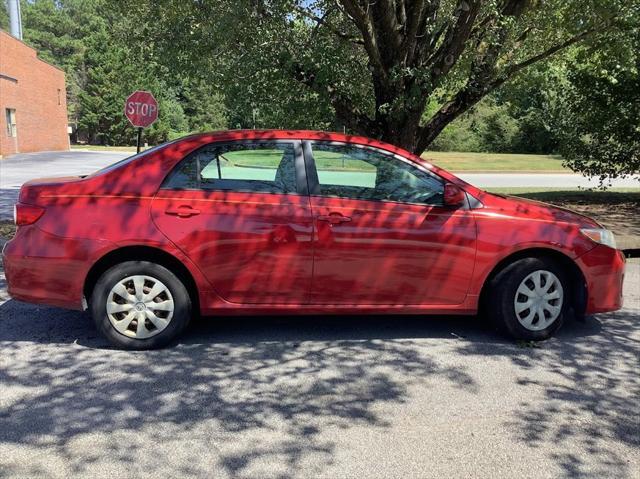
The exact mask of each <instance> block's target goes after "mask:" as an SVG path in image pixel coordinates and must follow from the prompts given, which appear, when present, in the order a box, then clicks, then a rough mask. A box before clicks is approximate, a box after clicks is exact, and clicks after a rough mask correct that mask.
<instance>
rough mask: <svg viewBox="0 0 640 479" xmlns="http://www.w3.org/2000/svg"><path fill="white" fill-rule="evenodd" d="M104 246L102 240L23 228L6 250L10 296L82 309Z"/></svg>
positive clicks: (36, 228) (30, 226)
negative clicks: (90, 273)
mask: <svg viewBox="0 0 640 479" xmlns="http://www.w3.org/2000/svg"><path fill="white" fill-rule="evenodd" d="M105 243H107V242H105ZM104 246H106V245H103V244H102V241H94V240H87V239H72V238H63V237H60V236H56V235H52V234H50V233H47V232H45V231H42V230H41V229H39V228H38V227H37V226H35V225H29V226H22V227H19V228H18V231H17V232H16V236H15V238H13V239H12V240H11V241H9V242H8V243H7V244H6V245H5V246H4V248H3V251H2V261H3V264H4V270H5V276H6V280H7V291H8V293H9V296H11V297H12V298H14V299H17V300H20V301H25V302H28V303H37V304H46V305H51V306H59V307H62V308H68V309H82V296H83V287H84V279H85V277H86V275H87V272H88V270H89V267H90V265H91V258H92V257H93V256H94V255H95V253H96V251H97V250H100V249H101V247H104Z"/></svg>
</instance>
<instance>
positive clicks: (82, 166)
mask: <svg viewBox="0 0 640 479" xmlns="http://www.w3.org/2000/svg"><path fill="white" fill-rule="evenodd" d="M130 155H131V153H125V152H102V151H100V152H96V151H78V150H73V151H66V152H45V153H29V154H20V155H14V156H11V157H9V158H6V159H3V160H0V220H3V219H4V220H6V219H11V217H12V215H13V204H14V203H15V201H16V200H17V198H18V191H19V189H20V186H21V185H22V184H23V183H24V182H26V181H28V180H31V179H34V178H42V177H50V176H67V175H83V174H88V173H92V172H94V171H95V170H97V169H100V168H103V167H105V166H107V165H110V164H111V163H114V162H116V161H118V160H121V159H122V158H126V157H127V156H130ZM459 176H460V178H462V179H464V180H465V181H467V182H469V183H471V184H474V185H476V186H479V187H481V188H489V187H492V188H496V187H504V188H506V187H554V188H565V187H567V188H576V187H578V186H581V187H584V188H588V187H595V186H597V185H598V181H597V180H593V181H590V180H589V179H588V178H585V177H583V176H582V175H576V174H547V173H543V174H534V173H522V174H520V173H518V174H515V173H509V174H490V173H462V174H460V175H459ZM611 186H617V187H633V188H635V187H638V188H640V180H639V179H633V178H627V179H618V180H614V181H612V182H611Z"/></svg>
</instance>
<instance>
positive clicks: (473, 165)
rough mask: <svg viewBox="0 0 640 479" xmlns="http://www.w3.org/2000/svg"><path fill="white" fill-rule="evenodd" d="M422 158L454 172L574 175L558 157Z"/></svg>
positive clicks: (439, 154) (436, 154) (450, 154)
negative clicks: (563, 165) (564, 166)
mask: <svg viewBox="0 0 640 479" xmlns="http://www.w3.org/2000/svg"><path fill="white" fill-rule="evenodd" d="M422 157H423V158H424V159H426V160H427V161H429V162H431V163H433V164H435V165H436V166H439V167H441V168H444V169H445V170H449V171H452V172H458V171H466V172H485V171H488V172H497V171H500V172H514V173H545V172H551V173H572V171H571V170H569V169H567V168H563V167H562V158H561V157H560V156H557V155H516V154H511V153H465V152H455V151H427V152H425V153H423V154H422Z"/></svg>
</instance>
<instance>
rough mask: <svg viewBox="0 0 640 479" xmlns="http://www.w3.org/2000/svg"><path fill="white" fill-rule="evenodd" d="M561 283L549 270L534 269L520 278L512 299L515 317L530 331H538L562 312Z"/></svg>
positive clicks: (562, 294) (562, 295)
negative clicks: (520, 280)
mask: <svg viewBox="0 0 640 479" xmlns="http://www.w3.org/2000/svg"><path fill="white" fill-rule="evenodd" d="M563 297H564V292H563V290H562V283H561V282H560V280H559V279H558V277H557V276H556V275H555V274H553V273H552V272H551V271H545V270H542V269H541V270H538V271H534V272H533V273H531V274H530V275H528V276H527V277H526V278H524V279H523V280H522V282H521V283H520V286H518V291H517V292H516V297H515V298H514V300H513V306H514V308H515V312H516V317H517V318H518V321H520V324H521V325H522V326H524V327H525V328H527V329H528V330H530V331H540V330H542V329H545V328H547V327H548V326H549V325H550V324H551V323H553V322H554V321H555V320H556V319H558V316H560V313H561V312H562V301H563Z"/></svg>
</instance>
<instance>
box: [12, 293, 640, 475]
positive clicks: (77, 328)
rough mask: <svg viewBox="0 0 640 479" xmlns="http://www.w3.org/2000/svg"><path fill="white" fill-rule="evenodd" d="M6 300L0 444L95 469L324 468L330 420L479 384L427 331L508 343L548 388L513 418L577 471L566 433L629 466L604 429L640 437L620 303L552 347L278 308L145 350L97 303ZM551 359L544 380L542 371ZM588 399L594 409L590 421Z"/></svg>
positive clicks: (483, 331)
mask: <svg viewBox="0 0 640 479" xmlns="http://www.w3.org/2000/svg"><path fill="white" fill-rule="evenodd" d="M0 315H1V317H2V321H0V348H1V351H2V352H1V353H0V354H1V357H2V358H3V359H2V363H3V364H4V365H8V367H7V366H3V368H2V369H1V370H0V383H1V384H2V389H3V391H7V392H9V391H11V393H10V394H8V396H7V397H5V398H4V403H3V404H4V405H6V406H3V410H2V412H1V415H0V439H1V440H0V452H1V453H5V452H10V451H12V449H11V448H12V447H18V446H20V447H23V448H24V447H26V448H28V450H29V451H30V453H31V454H33V455H37V454H38V453H42V452H43V451H49V450H51V449H53V450H55V451H56V454H57V456H59V457H63V458H64V462H65V464H66V466H65V467H67V468H68V469H67V471H68V473H70V474H87V473H89V472H90V471H92V470H93V469H92V468H93V467H95V466H96V464H99V463H101V461H102V460H103V459H104V456H105V455H107V454H109V456H110V457H111V458H112V459H113V458H115V460H116V461H117V462H118V463H119V464H120V465H121V466H122V467H124V469H119V471H124V472H128V473H131V474H135V473H136V471H138V472H140V471H144V473H145V474H147V475H149V474H153V473H162V474H167V471H169V472H170V473H171V474H172V475H187V474H189V475H194V474H200V475H201V474H206V473H211V472H212V471H213V470H214V469H220V468H222V470H224V471H226V473H227V474H228V475H229V476H232V477H233V476H243V477H246V476H259V474H256V473H255V471H256V470H260V466H261V465H264V464H266V463H269V464H280V466H281V473H280V475H279V477H299V476H303V475H304V476H318V475H321V474H322V473H323V472H324V471H325V470H326V468H327V467H329V466H330V465H331V464H332V461H333V459H334V457H335V454H336V447H337V442H336V441H334V440H332V439H331V438H332V436H331V434H327V431H332V430H334V429H335V430H336V431H340V430H345V429H347V430H348V429H350V428H354V427H358V426H366V427H368V428H378V429H383V430H384V429H385V428H387V427H389V426H390V424H391V422H392V421H393V418H392V417H387V415H386V414H385V406H386V405H390V404H404V403H406V402H408V401H409V400H410V390H411V388H412V387H413V386H414V385H416V384H418V383H420V384H425V383H427V384H428V383H429V382H433V384H434V385H435V386H437V387H443V381H444V383H446V384H448V385H450V386H451V387H453V388H454V389H457V390H460V391H461V392H465V393H467V394H473V395H478V396H479V397H482V396H481V390H480V388H481V385H480V384H478V382H477V380H476V378H475V377H474V376H472V375H471V374H470V372H469V370H468V368H467V367H466V366H465V362H462V363H461V362H459V361H450V360H449V361H448V360H447V359H445V358H441V357H438V356H437V355H435V354H434V353H433V352H431V351H430V350H429V348H426V347H424V342H423V340H425V339H430V338H437V339H438V342H439V343H446V347H447V348H448V350H450V351H452V352H453V353H454V355H458V356H457V357H458V358H465V360H464V361H466V363H469V358H470V357H471V358H473V357H474V356H478V357H479V358H491V357H504V358H506V359H508V360H509V361H512V362H513V363H514V365H515V366H517V368H516V370H517V371H518V372H519V376H518V379H517V380H518V382H519V384H521V385H522V386H523V387H527V388H531V389H532V391H538V393H539V391H540V390H541V389H542V390H544V396H545V397H544V401H542V402H540V400H535V399H532V401H531V402H523V403H522V404H520V409H519V410H518V411H516V412H515V414H509V415H507V417H508V418H509V419H508V421H507V422H506V424H505V427H507V428H508V430H510V431H512V434H513V440H514V441H519V442H524V443H526V444H527V445H529V446H531V447H538V446H539V445H540V444H541V443H543V442H549V441H551V442H554V443H556V444H557V448H555V453H554V454H555V455H554V457H552V458H550V459H551V460H552V461H554V462H555V463H557V464H559V465H560V466H561V467H563V468H564V470H565V471H566V475H567V476H577V475H583V472H584V471H583V469H582V465H583V464H582V460H583V458H582V457H580V456H576V455H572V454H571V453H565V452H564V451H563V444H564V443H565V442H566V441H568V442H571V443H572V444H575V443H576V442H577V443H578V444H580V445H581V446H582V447H583V450H584V451H585V453H589V454H593V455H597V461H596V462H597V464H598V465H599V467H600V470H599V471H598V472H599V473H602V475H611V474H613V475H617V476H621V475H625V474H628V473H629V471H628V469H627V467H628V465H627V464H626V462H625V458H624V457H621V456H619V455H618V454H617V453H616V451H615V450H612V449H610V448H608V447H607V446H606V444H605V443H604V439H605V438H613V439H615V440H616V441H622V442H624V443H627V444H631V445H637V432H638V429H637V406H636V405H635V404H634V401H633V398H634V396H635V398H636V399H637V397H638V392H639V391H638V386H639V379H638V375H637V370H635V371H634V370H633V366H634V364H635V365H637V362H634V358H633V355H634V353H635V354H637V350H638V347H637V344H636V340H634V339H632V337H631V333H632V331H633V329H634V328H637V325H636V322H637V318H636V317H634V316H633V314H632V313H629V312H622V313H618V314H616V315H608V316H607V318H606V328H602V326H601V323H600V322H599V320H598V319H595V318H589V319H588V320H587V323H586V324H577V323H570V324H568V325H566V327H565V328H564V329H563V330H562V331H561V333H560V335H559V337H558V338H557V339H553V340H550V341H547V342H545V343H543V345H542V346H541V347H540V348H523V347H521V346H518V345H516V344H514V343H512V342H510V341H506V340H503V339H501V338H499V337H497V336H495V334H494V333H493V332H491V331H490V330H488V329H487V328H486V327H485V326H484V325H482V324H481V322H480V321H478V320H477V319H478V318H460V317H452V318H424V317H403V316H389V317H353V318H345V317H304V318H301V317H290V318H287V317H285V318H282V317H279V318H273V317H269V318H222V319H216V320H211V321H208V320H203V321H199V322H196V323H194V324H193V325H192V327H191V328H190V330H189V331H188V332H187V334H186V335H185V337H184V338H183V339H182V340H181V341H180V343H179V344H177V345H176V346H175V347H172V348H168V349H164V350H160V351H145V352H126V351H118V350H113V349H111V348H110V347H109V346H108V344H107V343H106V341H105V340H103V339H102V338H101V337H99V336H98V335H97V333H96V331H95V330H94V328H93V325H92V323H91V322H90V320H89V318H88V316H87V315H86V314H84V313H78V312H70V311H65V310H60V309H55V308H45V307H38V306H33V305H26V304H24V303H20V302H17V301H13V300H12V301H8V302H7V303H4V304H3V305H0ZM471 360H472V361H473V359H471ZM540 368H544V369H545V370H546V373H545V374H544V375H543V379H540V378H539V377H538V376H537V375H536V378H533V376H534V374H533V372H534V370H536V369H540ZM625 388H627V389H626V390H627V393H626V394H625V393H624V391H625ZM628 388H631V393H632V394H628V391H629V389H628ZM538 395H539V394H538ZM452 401H455V398H452ZM425 413H427V412H425ZM427 414H428V413H427ZM585 414H587V415H588V416H589V417H590V418H592V420H593V423H592V424H589V425H585V424H582V423H581V422H580V420H579V419H580V418H583V417H584V415H585ZM634 414H635V416H634ZM634 418H635V419H634ZM574 419H575V422H574ZM634 421H635V422H634ZM239 434H240V435H242V434H244V435H243V436H242V437H243V440H242V441H240V440H237V438H239V437H240V436H238V435H239ZM138 437H140V438H142V437H144V440H137V439H136V438H138ZM247 438H248V439H247ZM86 441H91V445H90V447H87V445H86V444H85V442H86ZM148 441H151V443H152V444H153V446H154V447H151V444H149V443H148ZM172 441H176V444H178V443H182V444H184V443H185V441H187V442H189V444H191V447H189V448H186V449H187V450H188V451H189V452H188V453H186V452H185V451H184V449H185V448H179V449H178V448H176V450H175V454H174V453H173V451H166V450H164V449H163V451H165V453H166V454H165V453H163V454H162V457H158V451H157V450H155V449H154V448H155V447H160V446H159V445H162V444H168V446H167V447H169V448H170V447H171V444H172ZM222 444H224V445H225V447H224V450H223V451H222V450H221V445H222ZM82 445H84V447H80V446H82ZM150 447H151V449H150ZM79 450H81V451H82V453H80V452H78V451H79ZM218 450H220V452H217V451H218ZM212 451H213V452H212ZM212 456H213V457H212ZM7 457H9V456H7ZM35 457H37V456H35ZM204 457H207V458H208V459H207V460H206V461H203V460H202V458H204ZM416 460H418V459H416ZM206 464H208V465H206ZM45 466H46V464H43V463H38V461H32V462H24V461H22V462H21V461H17V460H16V461H14V462H11V463H10V464H9V465H8V466H5V469H4V471H3V473H5V474H14V475H34V474H47V470H45V469H46V468H45ZM605 472H606V474H604V473H605Z"/></svg>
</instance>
